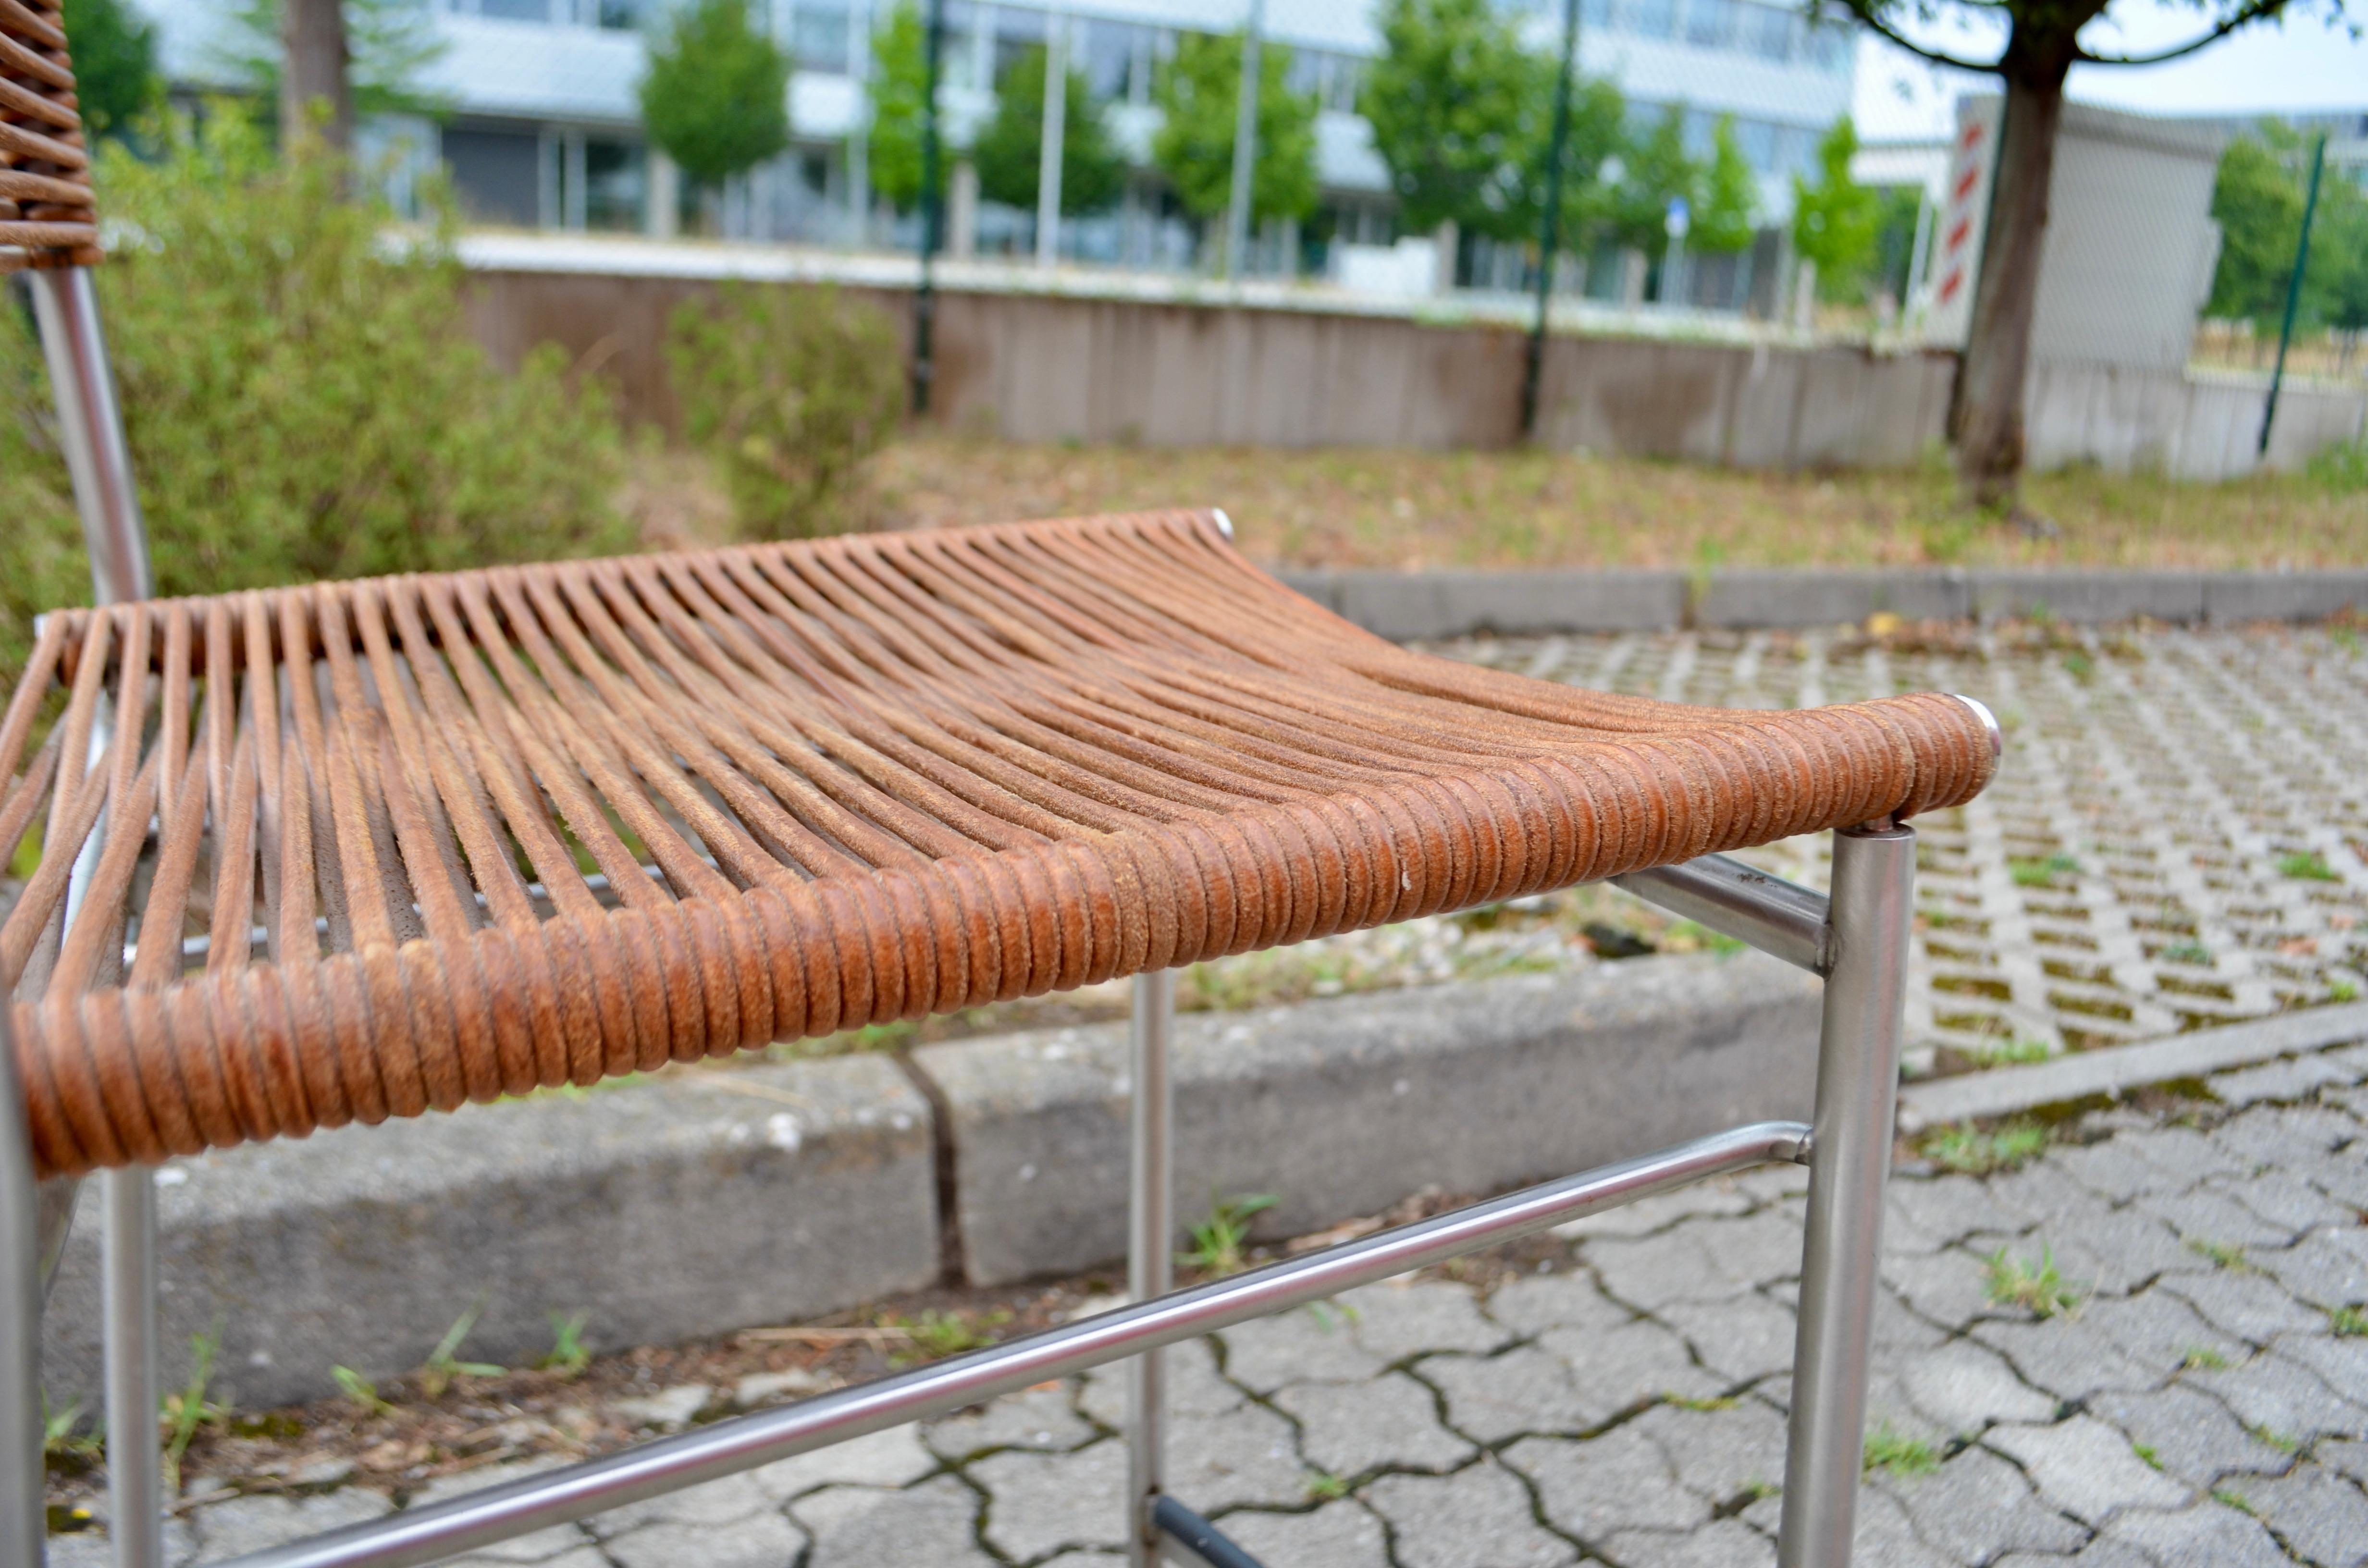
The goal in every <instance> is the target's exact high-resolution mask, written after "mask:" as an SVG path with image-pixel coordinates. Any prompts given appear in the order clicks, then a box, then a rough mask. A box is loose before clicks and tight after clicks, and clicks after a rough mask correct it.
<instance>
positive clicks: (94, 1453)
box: [41, 1392, 107, 1471]
mask: <svg viewBox="0 0 2368 1568" xmlns="http://www.w3.org/2000/svg"><path fill="white" fill-rule="evenodd" d="M81 1425H82V1402H81V1401H80V1400H76V1401H75V1402H74V1403H72V1404H69V1405H67V1406H66V1407H65V1408H64V1409H63V1410H51V1408H50V1396H49V1395H48V1394H47V1393H46V1392H44V1393H43V1394H42V1395H41V1459H42V1460H43V1462H44V1463H45V1464H46V1465H48V1466H49V1468H51V1469H52V1470H68V1471H82V1470H85V1469H88V1468H89V1466H90V1464H91V1462H92V1461H93V1460H97V1458H98V1457H99V1455H100V1454H101V1453H102V1452H103V1451H105V1449H106V1447H107V1439H106V1438H104V1437H101V1436H99V1431H98V1427H97V1424H95V1423H94V1424H93V1425H92V1426H91V1429H90V1430H89V1431H87V1432H76V1431H75V1430H74V1428H75V1427H77V1426H81Z"/></svg>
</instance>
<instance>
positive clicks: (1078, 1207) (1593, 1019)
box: [916, 953, 1822, 1283]
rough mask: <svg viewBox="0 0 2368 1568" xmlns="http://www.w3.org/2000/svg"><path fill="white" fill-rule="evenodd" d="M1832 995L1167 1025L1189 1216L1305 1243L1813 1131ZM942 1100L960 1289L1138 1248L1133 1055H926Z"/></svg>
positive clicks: (1682, 970)
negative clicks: (1524, 1187)
mask: <svg viewBox="0 0 2368 1568" xmlns="http://www.w3.org/2000/svg"><path fill="white" fill-rule="evenodd" d="M1821 991H1822V988H1821V987H1820V986H1819V985H1818V983H1817V982H1816V981H1815V980H1814V979H1812V978H1811V977H1809V976H1808V975H1806V974H1804V973H1802V972H1801V971H1797V970H1793V969H1791V968H1788V967H1786V966H1785V965H1783V964H1781V963H1779V962H1777V961H1776V960H1773V959H1770V958H1765V957H1762V956H1761V955H1759V954H1757V953H1743V954H1737V955H1736V956H1735V957H1733V958H1731V959H1726V960H1719V959H1713V958H1658V959H1640V960H1631V961H1629V962H1624V963H1621V964H1617V965H1604V966H1599V967H1596V968H1592V969H1588V970H1584V971H1579V972H1578V973H1577V974H1572V975H1533V976H1522V977H1520V978H1515V979H1508V980H1495V981H1484V982H1476V983H1467V984H1457V985H1439V986H1427V987H1424V988H1422V989H1419V990H1414V991H1402V992H1392V993H1386V994H1376V995H1372V996H1361V997H1352V998H1349V999H1345V1000H1342V1001H1337V1002H1321V1003H1309V1004H1306V1005H1304V1006H1295V1007H1279V1008H1274V1009H1270V1010H1269V1011H1265V1012H1261V1013H1257V1014H1252V1015H1247V1016H1241V1015H1235V1016H1197V1017H1185V1018H1182V1019H1180V1020H1178V1028H1177V1042H1176V1062H1175V1073H1176V1201H1177V1208H1178V1212H1179V1214H1180V1216H1182V1217H1183V1218H1184V1219H1185V1220H1187V1221H1190V1220H1193V1219H1197V1218H1199V1217H1200V1216H1201V1215H1203V1214H1205V1213H1207V1212H1208V1210H1209V1208H1210V1205H1211V1203H1212V1201H1213V1200H1214V1199H1218V1198H1233V1197H1237V1196H1241V1195H1245V1194H1250V1193H1263V1194H1270V1195H1272V1196H1274V1197H1275V1198H1276V1199H1278V1201H1277V1202H1276V1203H1275V1205H1274V1207H1273V1208H1272V1209H1270V1210H1268V1211H1267V1212H1266V1213H1265V1214H1263V1215H1261V1216H1260V1217H1259V1220H1258V1232H1257V1233H1258V1234H1260V1235H1266V1236H1288V1235H1300V1234H1304V1233H1309V1232H1312V1231H1315V1230H1317V1229H1319V1228H1321V1227H1323V1226H1325V1225H1328V1224H1331V1223H1332V1222H1334V1221H1338V1220H1339V1219H1341V1218H1342V1217H1343V1216H1346V1215H1356V1214H1376V1213H1380V1212H1382V1211H1383V1210H1386V1209H1388V1208H1389V1207H1390V1206H1391V1205H1393V1204H1395V1203H1396V1202H1397V1201H1398V1200H1399V1199H1403V1198H1406V1197H1407V1196H1409V1195H1410V1194H1412V1193H1415V1192H1417V1191H1420V1190H1421V1189H1423V1188H1425V1187H1437V1188H1442V1189H1444V1190H1446V1191H1450V1192H1491V1191H1495V1190H1497V1189H1499V1188H1502V1187H1509V1186H1512V1185H1515V1184H1517V1183H1520V1182H1524V1181H1533V1180H1538V1179H1542V1178H1544V1177H1547V1176H1563V1175H1566V1174H1568V1173H1570V1172H1573V1171H1578V1170H1584V1169H1587V1168H1588V1167H1589V1166H1592V1165H1601V1164H1603V1163H1605V1162H1607V1161H1611V1160H1617V1159H1622V1158H1625V1157H1627V1156H1630V1155H1634V1154H1642V1153H1649V1152H1650V1151H1652V1150H1655V1149H1658V1148H1662V1147H1664V1146H1666V1145H1668V1144H1670V1143H1674V1142H1679V1140H1681V1139H1685V1138H1690V1137H1693V1136H1696V1135H1698V1134H1701V1133H1706V1132H1712V1131H1716V1130H1718V1129H1720V1128H1723V1127H1728V1126H1732V1125H1734V1124H1735V1123H1737V1122H1742V1121H1752V1120H1758V1119H1762V1118H1769V1117H1806V1116H1807V1115H1808V1113H1809V1108H1810V1102H1811V1099H1812V1097H1813V1078H1814V1074H1815V1068H1816V1040H1817V1018H1818V1009H1819V999H1820V994H1821ZM916 1059H917V1060H918V1062H919V1063H920V1065H921V1067H922V1069H923V1070H924V1071H925V1072H927V1073H928V1074H929V1075H930V1076H931V1077H932V1078H934V1079H935V1080H936V1081H937V1082H938V1084H939V1085H940V1086H941V1087H942V1089H943V1090H944V1094H945V1099H946V1103H947V1105H948V1107H949V1108H950V1110H951V1120H952V1135H953V1147H954V1158H955V1163H956V1168H957V1171H958V1173H959V1182H958V1188H959V1192H960V1195H961V1196H960V1199H959V1200H958V1205H957V1219H958V1221H959V1222H960V1224H961V1226H962V1243H963V1247H964V1251H965V1255H966V1256H967V1258H968V1260H969V1266H970V1272H971V1277H972V1278H973V1279H976V1280H978V1281H980V1282H982V1283H1001V1282H1005V1281H1008V1280H1015V1279H1022V1278H1029V1277H1030V1276H1033V1275H1042V1274H1052V1273H1060V1272H1067V1271H1072V1270H1076V1269H1079V1268H1087V1267H1093V1266H1094V1265H1096V1264H1100V1263H1105V1262H1108V1261H1109V1260H1110V1259H1111V1258H1114V1257H1117V1256H1121V1255H1122V1254H1123V1252H1124V1250H1125V1245H1126V1230H1125V1221H1126V1191H1127V1101H1126V1093H1127V1077H1126V1072H1127V1057H1126V1032H1125V1030H1124V1029H1123V1028H1121V1027H1118V1026H1114V1025H1113V1026H1110V1027H1108V1028H1079V1029H1061V1030H1057V1031H1042V1032H1037V1033H1031V1034H1023V1035H1013V1036H1008V1037H1006V1038H1004V1039H1000V1040H974V1041H970V1042H968V1043H965V1044H960V1045H944V1046H933V1047H930V1048H928V1049H927V1050H924V1051H918V1052H916Z"/></svg>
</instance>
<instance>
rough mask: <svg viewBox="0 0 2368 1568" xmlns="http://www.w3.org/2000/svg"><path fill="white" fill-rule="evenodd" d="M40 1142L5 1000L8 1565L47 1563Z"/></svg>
mask: <svg viewBox="0 0 2368 1568" xmlns="http://www.w3.org/2000/svg"><path fill="white" fill-rule="evenodd" d="M38 1213H39V1209H38V1205H37V1204H36V1203H35V1202H34V1199H33V1143H32V1139H31V1138H30V1137H29V1136H28V1134H27V1132H26V1130H25V1096H24V1093H23V1091H22V1090H21V1089H19V1088H18V1086H17V1051H16V1047H15V1045H14V1043H13V1042H12V1041H11V1040H10V1039H9V1036H8V1009H7V1007H6V1005H5V999H0V1568H41V1551H42V1544H41V1543H42V1541H43V1540H44V1539H45V1538H46V1537H47V1536H48V1534H49V1524H48V1515H47V1514H46V1512H45V1511H44V1509H43V1507H42V1504H41V1481H42V1466H41V1249H40V1221H39V1218H38Z"/></svg>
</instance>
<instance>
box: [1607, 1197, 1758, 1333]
mask: <svg viewBox="0 0 2368 1568" xmlns="http://www.w3.org/2000/svg"><path fill="white" fill-rule="evenodd" d="M1587 1252H1588V1261H1589V1262H1591V1263H1593V1264H1594V1265H1595V1268H1596V1272H1597V1273H1598V1274H1599V1275H1600V1276H1601V1278H1602V1279H1603V1286H1604V1289H1605V1290H1609V1291H1611V1294H1612V1295H1613V1296H1614V1297H1615V1298H1617V1299H1618V1300H1620V1301H1626V1302H1628V1303H1629V1304H1630V1305H1632V1306H1635V1307H1640V1308H1643V1309H1644V1310H1645V1311H1646V1312H1651V1311H1654V1310H1656V1309H1657V1308H1661V1307H1666V1306H1668V1305H1670V1304H1671V1303H1673V1302H1677V1301H1726V1300H1728V1299H1730V1298H1733V1297H1736V1296H1740V1295H1742V1294H1744V1293H1745V1292H1746V1291H1748V1290H1752V1289H1753V1288H1754V1287H1756V1286H1759V1285H1765V1284H1769V1283H1770V1282H1772V1281H1775V1280H1778V1279H1785V1278H1793V1277H1795V1276H1797V1275H1798V1274H1799V1273H1800V1272H1801V1227H1800V1221H1798V1220H1795V1219H1793V1218H1792V1217H1791V1216H1790V1215H1787V1214H1784V1213H1781V1212H1778V1211H1776V1210H1760V1211H1759V1213H1756V1214H1750V1215H1746V1216H1743V1217H1742V1218H1739V1219H1721V1220H1689V1221H1686V1222H1684V1223H1683V1224H1680V1225H1678V1226H1676V1227H1674V1228H1672V1229H1670V1230H1668V1231H1663V1232H1660V1233H1656V1234H1655V1235H1650V1236H1642V1237H1636V1238H1634V1239H1631V1238H1625V1237H1607V1238H1604V1239H1602V1240H1600V1241H1596V1242H1591V1243H1589V1244H1588V1248H1587Z"/></svg>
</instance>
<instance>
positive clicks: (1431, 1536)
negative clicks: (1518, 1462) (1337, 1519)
mask: <svg viewBox="0 0 2368 1568" xmlns="http://www.w3.org/2000/svg"><path fill="white" fill-rule="evenodd" d="M1365 1500H1366V1501H1367V1502H1368V1503H1369V1504H1370V1505H1371V1506H1372V1510H1373V1512H1375V1513H1376V1514H1379V1515H1380V1516H1381V1517H1383V1519H1384V1520H1386V1521H1388V1524H1389V1527H1390V1529H1391V1532H1392V1534H1393V1535H1394V1536H1395V1538H1396V1546H1397V1560H1398V1562H1400V1563H1401V1564H1403V1565H1404V1568H1561V1565H1562V1564H1564V1563H1567V1562H1577V1561H1578V1552H1577V1550H1576V1549H1575V1548H1573V1547H1572V1546H1571V1544H1570V1543H1569V1542H1568V1541H1566V1540H1563V1539H1562V1538H1561V1537H1559V1536H1556V1535H1554V1534H1552V1533H1550V1532H1549V1531H1547V1530H1545V1529H1543V1528H1541V1527H1540V1526H1539V1524H1538V1522H1537V1520H1536V1518H1535V1517H1534V1516H1532V1514H1531V1511H1530V1494H1529V1492H1528V1490H1527V1489H1526V1488H1524V1487H1523V1486H1522V1485H1521V1483H1520V1482H1519V1481H1517V1480H1515V1479H1514V1478H1513V1476H1512V1475H1511V1473H1510V1472H1508V1471H1505V1470H1502V1469H1500V1468H1498V1467H1497V1465H1496V1464H1494V1463H1491V1462H1489V1461H1488V1460H1482V1461H1481V1462H1479V1463H1478V1464H1474V1465H1471V1466H1468V1467H1466V1468H1465V1469H1463V1470H1460V1471H1456V1472H1455V1473H1454V1474H1453V1475H1442V1476H1417V1475H1385V1476H1383V1478H1382V1479H1381V1480H1379V1481H1376V1482H1375V1483H1372V1485H1371V1486H1369V1487H1367V1488H1366V1489H1365Z"/></svg>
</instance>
